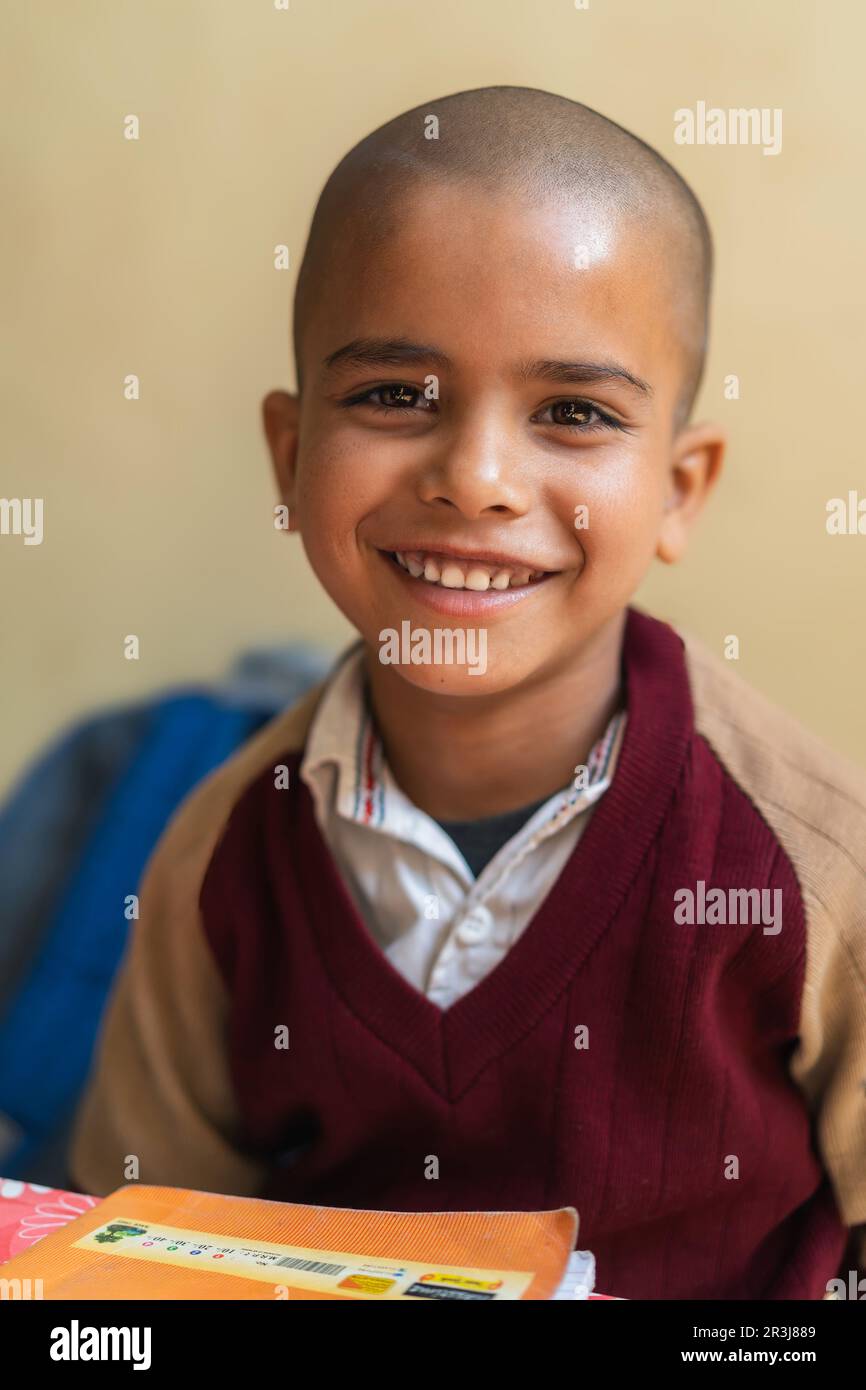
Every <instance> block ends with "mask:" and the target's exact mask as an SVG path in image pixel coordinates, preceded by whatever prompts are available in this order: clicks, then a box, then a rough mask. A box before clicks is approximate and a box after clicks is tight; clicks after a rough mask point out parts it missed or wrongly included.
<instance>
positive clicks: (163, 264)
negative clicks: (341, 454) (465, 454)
mask: <svg viewBox="0 0 866 1390" xmlns="http://www.w3.org/2000/svg"><path fill="white" fill-rule="evenodd" d="M2 25H3V29H4V31H5V33H4V36H3V42H2V47H3V48H4V49H5V50H6V56H5V62H6V63H7V64H8V68H9V71H8V74H7V76H6V78H5V80H4V82H3V83H2V87H3V88H5V95H4V97H3V98H2V100H3V104H4V107H5V110H4V115H3V119H2V122H0V140H2V146H3V156H4V162H5V166H6V168H7V170H11V176H12V184H13V188H14V193H13V196H12V199H11V202H10V203H9V204H8V205H7V208H6V211H5V212H4V217H3V219H2V229H0V235H2V238H3V241H4V245H3V247H2V265H3V271H4V278H5V279H6V280H7V282H8V283H7V293H6V294H5V296H4V298H5V299H6V304H7V307H6V311H5V315H4V317H5V325H4V327H5V328H6V330H7V331H6V333H5V334H4V338H5V340H6V341H5V346H4V358H5V360H4V364H3V365H4V372H3V377H4V387H3V390H4V399H3V401H2V416H3V422H4V434H5V440H4V444H5V447H4V453H3V467H2V483H0V496H6V497H10V496H41V497H43V498H44V499H45V539H44V542H43V544H42V545H41V546H32V547H24V546H23V544H22V542H21V539H20V538H13V537H8V536H7V537H0V583H2V599H0V602H2V633H0V642H2V646H0V651H2V661H3V701H4V720H3V734H4V737H3V739H2V748H0V782H3V781H5V780H6V779H8V778H9V776H11V775H12V774H13V773H14V772H15V771H16V770H17V769H18V768H20V766H21V765H22V763H23V762H24V760H25V759H26V758H27V757H28V756H29V755H30V754H31V753H32V752H33V751H34V750H35V749H36V748H37V747H38V746H39V745H40V744H41V743H42V742H43V741H44V740H45V739H46V738H47V737H48V736H49V735H50V734H51V733H52V732H54V731H55V730H56V729H58V728H59V727H60V726H61V725H62V724H63V723H64V722H65V721H66V720H67V719H69V718H70V717H71V716H72V715H74V714H76V713H77V712H79V711H81V710H83V709H87V708H90V707H92V706H93V705H95V704H97V703H99V702H105V701H107V700H116V699H120V698H127V697H130V696H133V695H137V694H138V693H140V692H142V691H145V690H149V689H152V688H156V687H159V686H161V685H163V684H164V683H165V682H167V681H172V680H177V679H181V678H186V677H189V676H195V675H210V674H214V673H217V672H218V671H219V670H220V669H221V668H222V666H223V664H224V662H225V661H226V660H227V659H229V658H230V657H231V655H232V654H233V653H234V652H235V651H236V650H237V649H238V648H240V647H241V646H243V645H246V644H249V643H253V642H257V641H262V640H271V639H281V638H288V637H290V636H292V635H296V634H302V635H304V636H305V637H311V638H318V639H320V640H321V641H323V642H327V643H330V644H335V643H337V642H339V641H341V640H342V639H343V638H344V636H345V635H346V633H347V628H346V625H345V624H344V623H343V621H342V619H341V618H340V617H339V615H338V614H336V613H335V611H334V610H333V609H332V608H331V606H330V604H329V602H328V601H327V600H326V599H325V597H324V595H323V594H322V593H321V592H320V591H319V589H318V587H317V585H316V582H315V580H314V579H313V578H312V575H311V574H310V573H309V571H308V569H307V567H306V563H305V561H304V560H303V558H302V554H301V550H300V545H299V543H298V542H297V541H296V540H288V539H287V538H286V537H285V536H283V535H279V534H277V533H276V532H274V531H273V530H272V527H271V513H270V508H271V505H272V501H273V498H272V492H271V484H270V478H269V473H268V468H267V464H266V458H265V452H264V448H263V444H262V440H261V434H260V428H259V421H258V403H259V398H260V396H261V394H262V393H263V391H264V390H265V389H266V388H268V387H271V386H278V385H287V384H288V383H289V382H290V380H291V368H290V363H289V360H288V350H287V336H288V335H287V322H288V306H289V297H290V291H291V282H292V278H293V276H292V275H291V273H289V274H287V273H280V272H277V271H276V270H275V269H274V268H273V262H272V248H273V247H274V245H275V243H278V242H285V243H287V244H288V246H289V247H290V249H291V254H292V261H293V264H294V265H297V262H298V257H299V254H300V252H301V249H302V246H303V237H304V234H305V230H306V224H307V219H308V217H309V214H310V212H311V209H312V205H313V202H314V199H315V196H316V194H317V192H318V189H319V187H320V184H321V182H322V181H323V179H324V177H325V176H326V174H327V173H328V171H329V169H330V168H331V166H332V165H333V163H334V162H335V161H336V159H337V158H339V156H340V155H341V154H342V153H343V152H344V151H345V150H346V149H347V148H348V147H349V146H350V145H351V144H352V143H353V142H354V141H355V140H356V139H357V138H359V136H360V135H362V134H363V133H365V132H366V131H367V130H368V129H370V128H372V127H373V126H374V125H376V124H378V123H380V122H381V121H382V120H385V119H387V118H388V117H389V116H391V115H393V114H395V113H396V112H398V111H400V110H402V109H405V108H407V107H409V106H412V105H415V104H417V103H418V102H420V101H422V100H424V98H425V97H428V96H429V97H434V96H437V95H442V94H444V93H447V92H449V91H454V90H458V89H460V88H463V87H473V86H481V85H484V84H487V83H494V82H504V83H519V84H524V85H528V86H539V87H546V88H549V89H551V90H553V91H557V92H562V93H564V94H566V95H568V96H573V97H576V98H579V99H580V100H582V101H585V102H587V103H589V104H590V105H592V106H596V107H598V108H599V109H601V110H602V111H604V112H605V113H606V114H608V115H610V116H612V117H614V118H615V119H616V120H618V121H620V122H621V123H623V124H624V125H626V126H628V127H629V128H631V129H633V130H634V131H636V132H637V133H638V134H640V135H642V136H643V137H644V138H645V139H647V140H649V141H650V142H651V143H652V144H654V145H656V146H657V147H658V148H659V149H660V150H662V151H663V152H664V153H666V154H668V155H669V156H670V157H672V158H673V159H674V161H675V162H676V163H677V165H678V167H679V168H680V169H681V170H682V172H683V173H684V174H685V175H686V177H687V178H688V179H690V180H691V181H692V183H693V184H694V186H695V188H696V190H697V192H698V194H699V196H700V197H701V198H702V199H703V201H704V203H705V206H706V207H707V210H708V212H709V215H710V218H711V221H712V223H713V226H714V229H715V233H716V240H717V245H718V251H719V267H718V279H717V290H716V310H715V335H714V342H713V348H712V353H711V357H710V361H709V371H708V376H707V380H706V385H705V388H704V391H703V395H702V401H701V402H700V406H701V411H700V413H702V414H705V415H706V414H710V413H713V414H718V415H721V416H722V417H723V419H724V420H725V422H726V423H727V424H728V426H729V428H730V434H731V450H730V456H729V463H728V473H727V477H726V479H725V482H724V486H723V487H722V489H721V491H720V492H719V493H718V494H717V496H716V499H715V501H714V503H713V506H712V509H711V512H710V514H709V515H708V517H707V518H706V520H705V521H704V523H703V525H702V528H701V530H700V532H699V534H698V536H697V539H696V543H695V545H694V549H693V552H692V554H691V555H690V557H689V558H688V559H687V561H686V562H685V563H684V564H683V565H682V566H680V567H679V568H677V569H674V570H665V571H663V572H662V571H659V572H658V573H657V574H654V575H653V576H652V577H651V578H650V580H649V581H648V583H647V584H646V586H645V588H644V590H643V591H642V594H641V595H640V598H641V600H642V601H643V602H644V603H645V604H647V605H648V606H650V607H651V608H653V609H654V610H655V611H657V612H659V613H660V614H661V615H662V616H667V617H670V618H673V619H676V620H679V621H682V622H685V623H687V624H688V625H690V626H691V627H692V628H693V629H694V630H696V631H697V632H698V633H699V634H701V635H702V636H703V637H704V638H705V639H706V640H707V641H708V642H710V643H711V644H712V645H713V646H715V647H716V648H719V649H720V647H721V643H722V639H723V638H724V636H725V635H726V634H728V633H735V634H737V635H738V636H739V638H740V642H741V659H740V668H739V669H740V670H741V672H742V673H743V674H744V675H745V676H746V677H747V678H748V679H750V680H751V681H753V682H754V683H755V684H756V685H758V686H760V687H762V688H763V689H765V690H766V691H767V692H769V693H770V694H771V695H772V696H773V697H774V698H775V699H777V700H778V701H779V702H780V703H781V704H783V705H786V706H787V707H789V708H790V709H791V710H793V711H794V712H796V713H797V714H799V715H800V717H801V718H802V719H803V720H804V721H805V722H806V723H807V724H809V725H811V726H812V727H813V728H814V729H815V730H817V731H818V732H819V733H821V734H823V735H824V736H825V737H826V738H827V739H828V740H829V741H830V742H831V743H833V744H835V745H836V746H837V747H838V748H840V749H841V750H843V751H845V752H847V753H848V754H849V755H851V756H853V757H856V758H858V759H859V760H861V761H866V728H864V724H863V720H862V718H861V709H862V705H863V688H864V678H866V651H864V642H866V627H864V621H863V610H862V599H863V592H864V586H863V575H864V566H866V536H862V537H859V536H840V537H830V536H828V535H827V534H826V530H825V504H826V501H827V499H828V498H830V497H833V496H845V495H847V493H848V491H849V489H852V488H858V487H859V488H860V489H861V491H862V493H863V495H864V496H866V467H864V464H863V458H862V453H863V446H862V442H861V440H860V439H859V437H858V436H859V428H860V423H861V405H862V398H863V394H864V387H863V383H862V381H861V375H860V371H859V362H860V361H862V359H863V353H862V338H863V332H864V328H863V325H864V317H866V316H864V312H863V310H864V305H863V298H864V275H863V268H862V261H861V246H862V219H863V212H864V205H863V204H864V199H863V192H862V171H863V167H864V149H863V146H864V119H863V115H862V107H861V103H862V100H863V80H862V77H861V74H860V63H861V55H862V52H863V46H864V29H866V25H864V20H863V18H862V13H861V9H860V7H859V6H858V5H857V4H856V3H855V0H848V3H844V4H843V3H838V0H837V3H832V0H831V3H829V4H828V3H823V4H821V5H817V4H815V3H813V0H726V3H722V4H719V3H714V2H713V0H589V8H588V9H587V10H585V11H578V10H576V9H575V6H574V4H573V0H500V3H496V2H495V0H426V3H425V2H423V0H290V8H289V11H288V13H282V12H279V11H276V10H275V9H274V7H273V3H272V0H135V2H134V3H133V0H70V2H69V3H67V4H61V3H59V0H54V3H48V4H40V5H30V4H27V3H24V2H23V0H22V3H19V4H7V5H4V6H3V19H2ZM698 100H704V101H706V102H707V103H708V104H710V105H717V106H721V107H724V108H727V107H737V106H758V107H769V108H775V107H781V108H782V110H783V113H784V114H783V147H782V152H781V154H780V155H778V156H777V157H767V156H764V155H763V154H762V152H761V150H760V149H759V148H754V147H733V148H732V147H710V146H704V147H699V146H694V147H678V146H675V145H674V143H673V112H674V110H675V109H677V108H679V107H683V106H692V107H693V106H694V105H695V103H696V102H697V101H698ZM128 113H136V114H137V115H138V116H139V117H140V120H141V138H140V140H139V141H138V142H137V143H133V142H128V141H126V140H124V139H123V138H122V121H123V118H124V116H126V115H127V114H128ZM131 372H134V373H137V374H139V376H140V378H141V383H142V396H141V400H140V401H139V402H137V403H134V404H133V403H129V402H126V401H125V400H124V399H123V395H122V381H123V378H124V376H125V375H126V374H127V373H131ZM728 373H736V374H737V375H738V376H739V378H740V382H741V398H740V400H739V401H726V400H725V399H724V397H723V392H722V384H723V378H724V377H725V375H726V374H728ZM130 632H134V633H137V634H138V635H139V636H140V639H141V644H142V656H141V660H140V661H139V662H137V663H135V662H128V661H126V660H124V657H123V650H122V639H123V637H124V635H125V634H127V633H130Z"/></svg>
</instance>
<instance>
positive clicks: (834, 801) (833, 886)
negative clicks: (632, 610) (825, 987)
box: [678, 629, 866, 922]
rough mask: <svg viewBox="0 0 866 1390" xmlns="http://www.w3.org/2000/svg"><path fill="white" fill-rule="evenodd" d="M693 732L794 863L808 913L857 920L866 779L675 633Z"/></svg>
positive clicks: (864, 885) (865, 847)
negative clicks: (688, 689)
mask: <svg viewBox="0 0 866 1390" xmlns="http://www.w3.org/2000/svg"><path fill="white" fill-rule="evenodd" d="M678 631H679V636H680V637H681V639H682V641H683V644H684V647H685V660H686V668H687V672H688V677H689V682H690V686H691V691H692V700H693V704H694V718H695V729H696V732H697V733H698V735H699V736H701V737H702V738H703V739H704V740H705V741H706V743H707V744H708V745H709V746H710V748H711V749H712V751H713V753H714V754H715V756H716V758H717V759H718V761H719V763H720V764H721V766H722V767H723V768H724V769H725V771H726V772H727V773H728V774H729V776H730V777H731V778H732V779H733V780H734V781H735V782H736V783H737V785H738V786H739V787H740V788H741V790H742V791H743V792H744V793H745V794H746V795H747V796H748V797H749V798H750V799H751V801H752V802H753V804H754V805H755V806H756V807H757V808H758V810H759V811H760V813H761V815H762V816H763V817H764V819H765V820H766V821H767V822H768V824H769V825H770V827H771V828H772V830H773V831H774V833H775V835H776V838H777V839H778V840H779V842H780V843H781V845H782V847H783V849H784V850H785V851H786V853H787V854H788V857H789V859H790V860H791V861H792V863H793V865H794V868H795V870H796V872H797V876H798V878H799V880H800V883H801V886H802V888H803V892H804V895H805V896H806V898H807V899H808V900H810V901H811V906H812V908H813V909H819V910H820V911H821V912H822V913H829V914H830V916H831V917H832V918H834V919H836V920H837V921H838V922H842V921H848V922H851V921H852V920H859V917H860V916H861V915H862V909H861V908H860V904H862V902H863V901H864V898H866V773H864V772H863V771H862V770H861V769H860V768H858V767H857V766H856V765H855V764H854V763H852V762H849V761H848V760H847V759H846V758H844V757H842V756H841V755H840V754H839V753H837V752H835V751H834V750H833V749H831V748H830V747H828V746H827V744H825V743H824V742H823V741H822V740H821V739H820V738H818V737H817V736H816V735H815V734H813V733H811V732H810V731H809V730H808V729H806V728H804V727H803V725H802V724H800V723H799V721H798V720H797V719H796V718H794V716H793V715H791V714H788V713H787V712H786V711H785V710H783V709H782V708H780V707H779V706H778V705H776V704H775V703H774V702H773V701H772V700H770V699H768V698H767V697H766V696H765V695H763V694H761V692H760V691H758V690H755V689H754V688H753V687H752V686H750V685H749V684H748V683H747V682H746V681H745V680H744V679H743V678H742V677H741V676H740V675H738V674H737V672H736V671H735V670H733V669H732V667H731V664H730V663H729V662H727V661H724V660H722V659H721V658H720V657H719V656H717V655H715V653H713V652H711V651H710V650H709V649H708V648H707V647H706V646H705V645H704V644H703V643H702V642H701V641H699V640H698V639H697V638H695V637H694V636H692V635H691V634H689V633H688V632H686V631H683V630H680V629H678Z"/></svg>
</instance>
